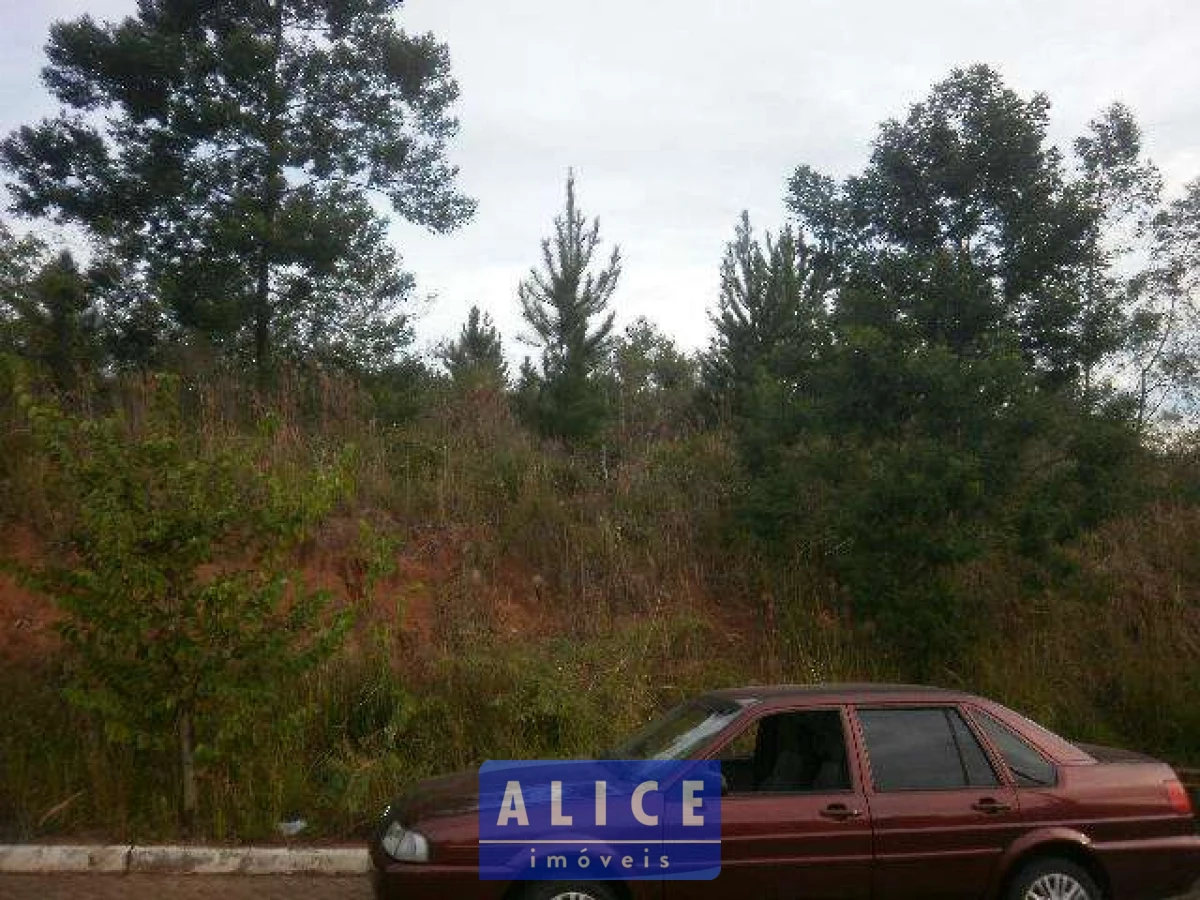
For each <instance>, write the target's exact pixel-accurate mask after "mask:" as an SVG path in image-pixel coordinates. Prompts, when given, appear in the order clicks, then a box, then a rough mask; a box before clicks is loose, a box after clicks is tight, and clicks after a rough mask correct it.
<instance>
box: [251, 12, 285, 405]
mask: <svg viewBox="0 0 1200 900" xmlns="http://www.w3.org/2000/svg"><path fill="white" fill-rule="evenodd" d="M274 14H275V21H274V29H273V31H274V34H273V41H272V45H273V46H272V49H273V51H274V62H273V64H272V76H273V78H272V82H271V86H270V89H269V92H268V98H267V103H268V108H267V123H266V124H267V127H266V145H267V159H266V171H265V172H264V173H263V193H262V212H263V234H262V253H261V255H260V257H259V261H258V276H257V284H256V285H255V290H254V365H255V369H256V371H257V374H258V386H259V389H260V390H265V389H266V388H267V386H268V384H269V382H270V378H271V368H272V367H271V264H272V262H273V256H274V248H275V227H276V218H277V217H278V214H279V207H280V203H281V201H282V199H283V198H282V194H283V190H284V185H283V183H282V182H283V106H284V103H285V101H286V98H285V97H284V95H283V86H282V85H281V84H280V78H281V73H280V69H279V63H280V59H281V58H282V56H283V39H284V28H283V0H277V2H276V3H275V6H274Z"/></svg>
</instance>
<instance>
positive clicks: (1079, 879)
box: [1006, 859, 1103, 900]
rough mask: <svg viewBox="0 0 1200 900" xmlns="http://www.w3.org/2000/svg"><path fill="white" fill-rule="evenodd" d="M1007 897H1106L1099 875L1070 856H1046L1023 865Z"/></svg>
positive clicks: (1091, 899) (1022, 899)
mask: <svg viewBox="0 0 1200 900" xmlns="http://www.w3.org/2000/svg"><path fill="white" fill-rule="evenodd" d="M1006 900H1103V894H1101V892H1100V888H1099V887H1097V885H1096V881H1095V879H1093V878H1092V876H1091V875H1090V874H1088V871H1087V870H1086V869H1084V868H1083V867H1082V866H1080V865H1078V864H1076V863H1073V862H1071V861H1070V860H1066V859H1043V860H1039V861H1038V862H1035V863H1033V864H1032V865H1029V866H1026V867H1025V868H1024V869H1022V870H1021V871H1020V872H1019V873H1018V874H1017V877H1016V878H1015V879H1013V882H1012V884H1011V886H1010V887H1009V889H1008V894H1007V897H1006Z"/></svg>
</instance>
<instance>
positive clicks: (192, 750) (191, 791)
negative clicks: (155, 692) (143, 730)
mask: <svg viewBox="0 0 1200 900" xmlns="http://www.w3.org/2000/svg"><path fill="white" fill-rule="evenodd" d="M179 772H180V779H181V782H182V785H181V786H182V791H181V795H180V801H181V802H180V809H179V811H180V820H181V821H182V823H183V827H184V829H185V830H186V831H187V833H188V834H191V833H192V832H193V830H194V829H195V827H196V806H197V799H196V798H197V791H196V741H195V735H194V734H193V733H192V711H191V708H190V707H186V706H185V707H183V708H182V709H181V710H180V713H179Z"/></svg>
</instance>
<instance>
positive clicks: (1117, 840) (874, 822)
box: [371, 685, 1200, 900]
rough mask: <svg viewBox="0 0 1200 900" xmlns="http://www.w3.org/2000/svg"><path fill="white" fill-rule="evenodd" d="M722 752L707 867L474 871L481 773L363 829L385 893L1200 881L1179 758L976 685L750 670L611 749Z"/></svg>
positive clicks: (942, 894) (744, 896)
mask: <svg viewBox="0 0 1200 900" xmlns="http://www.w3.org/2000/svg"><path fill="white" fill-rule="evenodd" d="M607 755H609V756H611V757H612V758H615V759H714V758H715V759H719V760H720V761H721V772H722V778H723V781H724V788H725V795H724V796H723V797H722V800H721V873H720V875H719V876H718V877H717V878H715V879H714V880H712V881H630V882H628V883H616V882H611V881H609V882H602V883H601V882H597V883H582V882H580V883H575V882H571V883H554V882H539V881H524V882H520V881H518V882H512V883H508V884H506V883H504V882H498V881H481V880H479V877H478V871H477V869H476V864H477V844H476V841H477V838H478V825H477V800H476V774H475V773H474V772H471V773H466V774H463V775H459V776H450V777H447V778H442V779H437V780H434V781H428V782H424V783H422V784H419V785H417V786H416V787H415V788H414V789H413V790H412V792H411V793H410V794H408V795H406V796H405V797H403V798H401V799H400V800H399V801H397V802H396V803H395V804H393V805H392V806H391V807H389V808H388V811H387V813H385V816H384V819H383V822H382V823H381V826H380V828H379V831H378V833H377V835H376V837H375V840H374V841H373V842H372V848H371V856H372V860H373V862H374V867H375V873H374V879H375V891H376V895H377V896H378V897H380V898H396V900H421V898H427V897H428V898H432V897H453V898H457V900H469V898H481V900H484V898H487V900H642V898H655V900H673V898H695V900H706V898H734V900H793V898H795V900H801V898H802V900H859V898H862V900H867V898H872V900H908V898H912V900H917V898H920V900H939V898H947V900H949V898H962V900H1153V898H1165V897H1170V896H1172V895H1176V894H1182V893H1184V892H1186V891H1187V890H1188V889H1189V888H1190V887H1191V886H1192V885H1193V884H1194V883H1195V882H1196V881H1197V879H1200V835H1198V834H1197V832H1196V826H1195V821H1194V819H1193V813H1192V807H1191V803H1190V800H1189V797H1188V794H1187V792H1186V790H1185V789H1184V787H1183V785H1182V784H1181V783H1180V781H1179V779H1178V778H1177V777H1176V775H1175V773H1174V772H1173V771H1172V770H1171V768H1170V766H1168V765H1166V764H1165V763H1161V762H1158V761H1157V760H1154V759H1151V758H1149V757H1146V756H1141V755H1139V754H1136V753H1129V752H1126V751H1122V750H1113V749H1109V748H1107V747H1094V746H1089V745H1077V744H1072V743H1070V742H1068V741H1066V740H1063V739H1062V738H1060V737H1058V736H1056V735H1054V734H1051V733H1050V732H1049V731H1046V730H1045V729H1044V728H1042V727H1040V726H1038V725H1036V724H1034V723H1033V722H1031V721H1029V720H1028V719H1025V718H1023V717H1022V716H1020V715H1018V714H1017V713H1014V712H1012V711H1011V710H1009V709H1006V708H1005V707H1003V706H1000V705H999V704H997V703H993V702H991V701H989V700H984V699H982V698H980V697H975V696H972V695H970V694H963V693H957V692H953V691H945V690H939V689H934V688H922V687H906V686H884V685H819V686H811V687H795V686H780V687H748V688H740V689H736V690H724V691H716V692H714V693H711V694H706V695H704V696H702V697H700V698H698V699H696V700H693V701H691V702H689V703H685V704H684V705H682V706H679V707H676V708H675V709H674V710H672V711H671V712H669V713H667V714H666V715H665V716H664V717H662V718H661V719H659V720H657V721H655V722H653V723H652V724H651V725H649V726H648V727H646V728H645V729H643V730H642V731H641V732H639V733H638V734H636V735H634V736H633V737H632V738H631V739H630V740H629V741H628V742H626V743H625V744H624V745H623V746H621V747H618V748H616V749H614V750H612V751H610V752H609V754H607Z"/></svg>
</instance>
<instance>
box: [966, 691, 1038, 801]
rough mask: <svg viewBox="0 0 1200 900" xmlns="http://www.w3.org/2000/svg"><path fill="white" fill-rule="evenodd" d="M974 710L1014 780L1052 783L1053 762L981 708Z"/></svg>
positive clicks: (1028, 783)
mask: <svg viewBox="0 0 1200 900" xmlns="http://www.w3.org/2000/svg"><path fill="white" fill-rule="evenodd" d="M973 714H974V716H975V721H976V722H978V723H979V727H980V728H981V729H982V730H983V733H984V734H985V735H987V739H988V740H989V741H991V744H992V746H993V747H995V748H996V750H997V751H998V752H999V753H1000V755H1001V756H1002V757H1004V763H1005V765H1007V766H1008V769H1009V771H1010V772H1012V774H1013V778H1015V779H1016V781H1017V784H1019V785H1021V786H1022V787H1048V786H1049V785H1052V784H1054V782H1055V780H1056V777H1057V776H1056V774H1055V771H1054V766H1053V765H1052V764H1051V763H1050V761H1049V760H1048V759H1046V757H1044V756H1042V754H1040V753H1038V751H1037V750H1035V749H1034V748H1033V747H1031V746H1029V744H1028V743H1026V741H1025V740H1023V739H1022V738H1021V737H1020V736H1019V735H1018V734H1016V732H1014V731H1013V730H1012V729H1010V728H1009V727H1008V726H1007V725H1005V724H1004V723H1002V722H1000V721H997V720H996V719H995V718H993V717H992V716H990V715H988V714H987V713H986V712H984V711H983V710H982V709H976V710H973Z"/></svg>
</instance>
